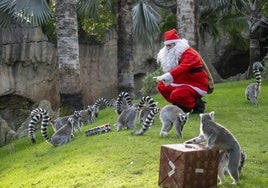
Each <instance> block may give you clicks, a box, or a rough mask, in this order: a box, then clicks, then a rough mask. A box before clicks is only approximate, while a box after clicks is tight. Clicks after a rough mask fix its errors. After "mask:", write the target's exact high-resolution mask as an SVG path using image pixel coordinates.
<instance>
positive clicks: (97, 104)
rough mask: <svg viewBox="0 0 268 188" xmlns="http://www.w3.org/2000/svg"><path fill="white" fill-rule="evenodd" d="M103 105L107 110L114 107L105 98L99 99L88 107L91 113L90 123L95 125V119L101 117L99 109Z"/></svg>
mask: <svg viewBox="0 0 268 188" xmlns="http://www.w3.org/2000/svg"><path fill="white" fill-rule="evenodd" d="M102 104H104V105H105V108H107V107H111V106H112V104H111V103H110V101H109V100H108V99H106V98H103V97H102V98H98V99H97V100H96V102H95V103H94V104H93V105H89V106H88V111H89V112H91V113H90V116H89V122H91V123H93V122H94V121H95V118H97V117H98V116H99V109H100V106H101V105H102Z"/></svg>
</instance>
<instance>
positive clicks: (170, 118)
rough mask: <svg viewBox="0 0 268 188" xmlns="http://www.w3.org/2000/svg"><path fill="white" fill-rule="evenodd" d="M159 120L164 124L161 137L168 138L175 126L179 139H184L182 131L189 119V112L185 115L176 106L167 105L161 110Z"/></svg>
mask: <svg viewBox="0 0 268 188" xmlns="http://www.w3.org/2000/svg"><path fill="white" fill-rule="evenodd" d="M159 118H160V120H161V122H162V129H161V131H160V136H168V135H169V132H170V130H171V128H172V127H173V125H174V127H175V129H176V132H177V136H178V138H182V130H183V127H184V125H185V123H186V122H187V120H188V119H189V112H188V113H185V112H184V111H183V110H182V109H180V108H179V107H178V106H175V105H166V106H164V107H163V108H162V109H161V111H160V115H159Z"/></svg>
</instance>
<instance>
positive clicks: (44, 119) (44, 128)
mask: <svg viewBox="0 0 268 188" xmlns="http://www.w3.org/2000/svg"><path fill="white" fill-rule="evenodd" d="M32 114H36V115H35V116H37V114H40V115H41V117H42V123H41V134H42V136H43V138H44V139H45V140H46V141H49V140H50V139H49V136H48V135H47V126H48V123H49V122H50V117H49V113H48V112H47V110H45V109H43V108H36V109H34V110H33V111H32V112H31V115H32ZM35 116H33V117H35ZM32 119H33V118H32ZM34 122H35V121H34ZM29 125H30V124H29ZM31 126H32V125H31Z"/></svg>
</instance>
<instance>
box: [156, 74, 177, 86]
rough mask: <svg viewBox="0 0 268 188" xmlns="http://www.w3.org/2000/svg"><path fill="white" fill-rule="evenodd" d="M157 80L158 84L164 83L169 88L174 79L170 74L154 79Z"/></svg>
mask: <svg viewBox="0 0 268 188" xmlns="http://www.w3.org/2000/svg"><path fill="white" fill-rule="evenodd" d="M153 78H155V79H156V81H157V82H164V84H165V85H166V86H167V85H169V84H171V83H172V82H173V78H172V76H171V74H170V73H169V72H167V73H165V74H163V75H161V76H156V77H153Z"/></svg>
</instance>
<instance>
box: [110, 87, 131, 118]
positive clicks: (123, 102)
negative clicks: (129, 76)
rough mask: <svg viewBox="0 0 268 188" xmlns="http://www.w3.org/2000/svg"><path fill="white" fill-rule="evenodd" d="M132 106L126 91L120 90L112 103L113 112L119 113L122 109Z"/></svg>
mask: <svg viewBox="0 0 268 188" xmlns="http://www.w3.org/2000/svg"><path fill="white" fill-rule="evenodd" d="M131 106H132V99H131V97H130V95H129V93H128V92H125V91H122V92H121V93H119V95H118V97H117V99H116V101H115V104H114V108H115V112H116V113H117V114H118V115H120V114H121V113H122V111H123V110H125V109H127V108H129V107H131Z"/></svg>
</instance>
